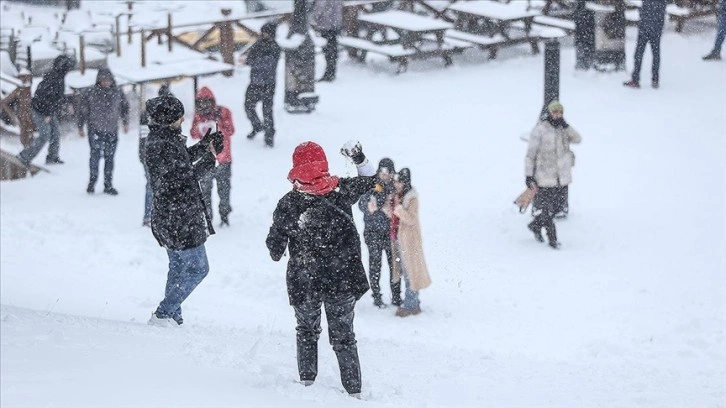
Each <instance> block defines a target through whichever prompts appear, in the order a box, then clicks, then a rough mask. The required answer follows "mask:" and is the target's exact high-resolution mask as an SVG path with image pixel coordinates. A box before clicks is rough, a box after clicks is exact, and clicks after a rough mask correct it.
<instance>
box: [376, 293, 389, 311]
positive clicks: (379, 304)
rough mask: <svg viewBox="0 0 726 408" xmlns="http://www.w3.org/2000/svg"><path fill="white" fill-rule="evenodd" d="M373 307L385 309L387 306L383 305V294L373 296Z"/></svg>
mask: <svg viewBox="0 0 726 408" xmlns="http://www.w3.org/2000/svg"><path fill="white" fill-rule="evenodd" d="M373 306H375V307H377V308H379V309H385V308H386V307H387V306H386V304H385V303H383V299H382V296H381V294H380V293H379V294H378V295H373Z"/></svg>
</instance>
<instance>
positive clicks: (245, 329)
mask: <svg viewBox="0 0 726 408" xmlns="http://www.w3.org/2000/svg"><path fill="white" fill-rule="evenodd" d="M628 35H629V38H630V39H631V40H632V39H633V38H634V32H633V31H629V33H628ZM712 40H713V29H712V28H711V29H710V31H708V32H706V33H703V34H698V33H690V34H684V35H678V34H675V33H672V32H668V33H666V34H665V37H664V46H663V48H664V51H663V67H662V72H661V89H660V90H657V91H655V90H652V89H650V88H648V87H647V86H646V87H645V88H644V89H641V90H639V91H633V90H629V89H624V88H623V87H622V86H621V85H620V83H621V82H622V80H624V79H625V76H624V75H623V74H612V75H607V74H605V75H603V74H595V73H585V74H583V73H577V74H576V73H574V72H573V70H572V68H571V67H572V65H574V52H573V50H572V49H571V48H570V47H565V48H563V53H562V61H563V72H562V79H561V94H562V101H563V103H564V105H565V110H566V113H565V116H566V118H567V120H568V121H569V123H570V124H571V125H572V126H574V127H575V128H576V129H577V130H578V131H579V132H580V133H581V134H582V135H583V144H582V145H579V146H575V153H576V154H577V167H576V168H575V169H574V178H575V182H574V184H573V186H572V188H571V193H570V200H571V203H570V208H571V213H570V218H569V219H568V220H565V221H560V222H558V229H559V231H558V232H559V234H560V237H561V239H562V241H563V243H564V246H563V249H562V250H561V251H559V252H555V251H552V250H550V249H549V248H547V247H546V246H544V245H541V244H538V243H536V242H535V241H534V240H533V239H532V237H531V234H530V233H529V232H528V231H527V229H526V228H525V225H526V223H527V222H528V219H529V216H528V215H519V214H518V213H517V211H516V209H515V208H514V206H513V205H512V204H511V201H512V199H513V198H514V197H515V196H516V195H517V194H519V193H520V192H521V190H522V189H523V186H524V176H523V161H524V160H523V157H524V151H525V144H524V143H523V142H522V141H521V140H520V139H519V135H521V134H522V133H524V132H527V131H529V130H530V129H531V128H532V126H533V125H534V120H535V118H536V115H537V113H538V111H539V109H540V104H541V89H542V61H541V57H531V56H529V55H528V54H526V49H525V48H524V47H523V48H522V49H521V50H520V49H516V50H511V51H508V52H502V53H501V59H500V60H497V61H493V62H485V55H483V53H476V52H472V53H470V54H467V55H465V56H464V57H459V58H457V59H456V64H455V66H453V67H451V68H449V69H443V68H441V67H440V65H441V62H440V61H432V62H431V63H417V64H413V65H412V66H411V68H410V70H409V72H408V73H406V74H404V75H401V76H395V75H393V74H392V73H393V72H394V71H395V67H394V66H392V65H390V64H389V63H387V62H386V61H382V60H381V61H372V62H369V64H368V65H367V66H364V65H360V64H356V63H353V62H350V61H348V60H344V61H343V62H342V63H341V69H340V73H339V80H338V81H337V82H335V83H333V84H322V85H320V86H319V88H318V92H319V93H320V95H321V103H320V105H319V106H318V110H317V111H316V112H315V113H314V114H311V115H300V116H292V115H287V114H285V113H284V112H283V110H282V109H281V104H278V106H277V107H276V110H275V114H276V120H277V129H278V136H277V139H276V147H275V149H273V150H268V149H264V148H263V147H262V141H261V140H256V141H253V142H248V141H247V140H245V138H244V135H245V134H246V133H247V131H248V124H247V122H246V120H245V117H244V113H243V110H242V99H243V95H244V90H245V87H246V85H247V79H246V78H247V74H246V72H245V71H242V72H241V73H240V74H239V75H236V76H235V77H233V78H224V77H213V78H207V79H203V80H202V81H201V85H209V86H211V87H212V88H213V90H214V91H215V92H216V93H217V100H218V102H219V103H221V104H224V105H227V106H229V107H230V108H231V109H232V110H233V113H234V115H235V118H236V125H237V128H238V130H237V134H236V135H235V145H234V148H233V153H234V168H233V190H232V203H233V208H234V212H233V213H232V214H231V222H232V227H231V228H229V229H220V230H219V231H218V234H217V235H215V236H213V237H211V238H210V240H209V241H208V243H207V251H208V254H209V259H210V264H211V272H210V274H209V276H208V278H207V279H206V280H205V281H204V282H203V283H202V284H201V285H200V287H199V288H198V290H197V291H196V292H195V293H194V294H193V295H192V296H191V297H190V299H189V300H188V301H187V302H185V304H184V315H185V316H184V317H185V325H184V327H183V328H181V329H179V330H162V329H159V328H155V327H148V326H146V325H145V322H146V319H148V316H149V314H150V313H151V311H152V310H153V309H154V308H155V306H156V304H157V303H158V301H159V300H160V296H162V295H163V286H164V282H165V277H166V276H165V275H166V262H167V259H166V255H165V252H164V251H163V249H161V248H160V247H159V246H158V245H157V244H156V242H155V241H154V239H153V237H152V236H151V234H150V232H149V231H148V229H145V228H143V227H141V217H142V205H143V188H144V184H143V183H144V180H143V173H142V169H141V166H140V164H139V163H138V159H137V156H136V151H137V139H136V133H135V129H132V131H131V132H130V134H128V135H121V138H120V143H119V150H118V154H117V160H116V176H115V184H116V188H117V189H118V190H119V191H120V195H119V196H118V197H108V196H104V195H102V194H96V195H94V196H91V197H89V196H88V195H87V194H86V193H85V186H86V183H87V177H88V170H87V160H88V145H87V142H86V141H85V140H83V139H80V138H78V136H77V135H75V134H74V133H73V132H71V133H70V134H68V135H66V137H65V138H64V140H63V142H62V147H61V157H62V158H63V159H64V160H66V164H65V165H63V166H61V167H53V168H52V173H51V174H42V175H40V176H38V177H36V178H34V179H32V180H31V179H27V180H21V181H15V182H3V184H2V185H1V188H2V190H1V194H0V218H1V220H0V221H1V222H0V225H2V228H1V229H0V244H1V245H0V262H1V263H0V267H1V268H0V269H1V272H2V273H1V274H0V296H1V298H2V301H1V303H2V308H1V309H0V335H1V336H0V338H1V341H0V347H1V349H0V378H1V379H2V380H1V382H0V405H2V406H3V407H36V406H62V407H66V406H68V407H70V406H73V407H120V406H123V407H158V406H180V407H181V406H188V407H192V406H210V407H211V406H214V407H217V406H219V407H231V406H240V405H242V406H292V405H295V406H298V407H338V406H369V407H388V406H398V407H400V406H404V407H408V406H412V407H413V406H416V407H424V406H430V407H439V406H491V407H654V408H655V407H724V406H726V384H725V383H724V381H723V379H724V378H726V339H725V334H724V327H726V325H725V323H726V303H725V300H724V299H726V282H725V280H724V279H725V278H724V271H726V256H725V255H724V252H723V248H726V236H725V235H724V233H723V231H724V227H726V212H725V211H724V210H723V202H724V200H725V199H726V183H724V175H726V161H724V155H725V154H726V134H725V131H724V127H723V118H724V114H726V81H724V80H723V79H724V78H726V64H723V63H720V64H719V63H715V64H706V63H702V62H701V61H700V56H701V55H702V54H704V53H705V52H707V51H708V50H709V48H710V46H711V44H712ZM633 45H634V44H633V42H632V41H630V42H629V48H628V58H629V59H630V57H631V56H632V47H633ZM649 64H650V60H649V57H646V62H645V64H644V65H645V67H646V69H645V70H644V74H643V80H644V81H643V82H644V83H647V82H648V79H649V74H648V67H649ZM173 92H174V93H175V94H176V95H178V96H179V97H182V98H183V99H184V100H185V103H186V104H187V107H188V108H190V107H191V83H190V82H180V83H175V84H174V85H173ZM276 97H277V99H278V100H279V101H280V102H281V100H282V92H281V91H280V90H278V92H277V95H276ZM187 119H188V120H187V124H189V123H190V122H191V115H189V116H188V118H187ZM348 139H359V140H361V142H362V143H363V146H364V149H365V151H366V152H367V153H368V155H369V157H370V158H371V159H372V160H374V161H376V162H377V161H378V160H379V159H380V158H381V157H384V156H390V157H392V158H393V159H394V160H395V162H396V166H397V168H401V167H404V166H408V167H410V168H411V169H412V176H413V184H414V185H415V186H416V188H417V189H418V190H419V193H420V196H421V219H422V223H423V234H424V240H425V242H424V244H425V249H426V256H427V261H428V264H429V268H430V271H431V274H432V278H433V280H434V284H433V285H432V286H431V288H430V289H427V290H425V291H423V292H422V294H421V297H422V308H423V310H424V312H423V314H421V315H420V316H416V317H412V318H406V319H400V318H396V317H395V316H393V309H388V310H384V311H380V310H377V309H375V308H374V307H373V306H372V302H371V299H370V297H369V295H366V296H365V297H364V298H363V300H362V301H361V302H360V303H359V304H358V307H357V309H356V310H357V319H356V333H357V337H358V340H359V353H360V356H361V361H362V370H363V380H364V391H363V398H364V400H365V401H358V400H354V399H351V398H349V397H347V396H346V395H345V394H343V392H342V387H341V385H340V382H339V379H338V372H337V363H336V361H335V357H334V354H333V353H332V350H331V349H330V347H329V345H328V344H327V336H326V334H325V333H323V335H322V337H321V341H320V376H319V378H318V381H317V382H316V384H315V385H314V386H312V387H310V388H304V387H302V386H301V385H299V384H297V383H295V379H296V377H297V375H296V363H295V336H294V316H293V313H292V309H291V308H290V307H289V306H288V305H287V296H286V291H285V286H284V284H285V280H284V273H285V264H284V263H274V262H272V261H270V259H269V256H268V255H267V251H266V248H265V246H264V238H265V236H266V233H267V228H269V224H270V222H271V214H272V210H273V209H274V206H275V204H276V202H277V200H278V199H279V197H281V196H282V194H284V192H286V191H287V190H288V189H289V188H290V186H289V183H288V182H287V181H286V180H285V177H286V174H287V171H288V170H289V167H290V164H291V160H290V156H291V153H292V150H293V149H294V147H295V146H296V145H297V144H298V143H299V142H302V141H305V140H315V141H317V142H319V143H320V144H321V145H323V147H324V148H325V149H326V150H327V152H328V156H329V160H330V163H331V170H332V171H333V172H334V173H336V174H339V175H346V174H347V175H352V174H353V172H354V170H353V168H352V167H350V166H346V164H345V162H344V160H343V158H342V157H341V156H339V155H338V154H337V153H336V152H337V151H338V149H339V147H340V146H341V145H342V144H343V143H344V142H345V141H346V140H348ZM1 143H2V148H3V149H6V150H10V151H18V150H19V146H18V145H16V144H15V143H14V141H12V140H1ZM43 155H44V153H41V154H40V155H39V159H38V160H42V157H44V156H43ZM356 215H357V221H358V224H359V229H362V217H361V216H360V213H359V212H357V210H356ZM366 266H367V265H366ZM383 281H385V278H384V279H383ZM382 286H383V288H384V291H387V289H386V284H385V283H384V284H382Z"/></svg>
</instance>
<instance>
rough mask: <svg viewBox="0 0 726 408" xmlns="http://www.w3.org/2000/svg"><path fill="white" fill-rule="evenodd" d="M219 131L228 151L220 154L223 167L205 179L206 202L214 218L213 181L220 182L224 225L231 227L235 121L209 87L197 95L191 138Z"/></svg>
mask: <svg viewBox="0 0 726 408" xmlns="http://www.w3.org/2000/svg"><path fill="white" fill-rule="evenodd" d="M210 129H211V130H212V132H214V131H219V132H221V133H222V134H223V135H224V149H222V151H221V152H219V154H217V162H218V163H219V165H218V166H217V167H215V168H214V169H212V170H211V171H210V172H209V173H207V174H206V175H204V177H203V178H202V180H201V184H202V191H203V192H204V200H205V204H206V205H207V211H208V212H209V215H210V217H212V216H213V214H214V210H213V209H212V182H213V181H214V180H217V193H218V194H219V217H220V218H221V219H222V222H221V223H220V226H225V225H227V226H229V213H231V212H232V206H231V204H230V199H229V195H230V191H231V190H232V135H233V134H234V121H233V120H232V112H231V111H230V110H229V109H227V108H226V107H224V106H220V105H217V101H216V99H215V98H214V94H213V93H212V90H211V89H209V88H207V87H206V86H205V87H203V88H202V89H200V90H199V92H197V97H196V109H195V111H194V121H193V122H192V130H191V136H192V138H194V139H201V138H202V137H203V136H204V135H205V134H206V133H207V131H208V130H210Z"/></svg>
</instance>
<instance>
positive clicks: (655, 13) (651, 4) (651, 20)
mask: <svg viewBox="0 0 726 408" xmlns="http://www.w3.org/2000/svg"><path fill="white" fill-rule="evenodd" d="M666 3H667V0H643V6H642V7H641V8H640V23H639V24H638V30H641V31H644V32H645V33H647V34H651V35H659V34H661V33H662V32H663V24H665V15H666Z"/></svg>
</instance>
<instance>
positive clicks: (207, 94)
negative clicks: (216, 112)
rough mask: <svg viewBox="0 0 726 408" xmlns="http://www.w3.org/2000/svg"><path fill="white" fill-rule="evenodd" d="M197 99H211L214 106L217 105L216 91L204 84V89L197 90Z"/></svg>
mask: <svg viewBox="0 0 726 408" xmlns="http://www.w3.org/2000/svg"><path fill="white" fill-rule="evenodd" d="M196 99H211V100H212V102H213V103H214V106H217V99H216V98H215V97H214V92H212V90H211V89H209V88H207V87H206V86H203V87H202V89H200V90H199V91H197V96H196Z"/></svg>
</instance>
